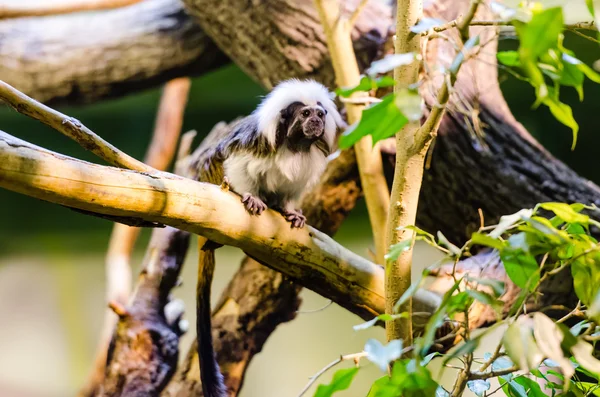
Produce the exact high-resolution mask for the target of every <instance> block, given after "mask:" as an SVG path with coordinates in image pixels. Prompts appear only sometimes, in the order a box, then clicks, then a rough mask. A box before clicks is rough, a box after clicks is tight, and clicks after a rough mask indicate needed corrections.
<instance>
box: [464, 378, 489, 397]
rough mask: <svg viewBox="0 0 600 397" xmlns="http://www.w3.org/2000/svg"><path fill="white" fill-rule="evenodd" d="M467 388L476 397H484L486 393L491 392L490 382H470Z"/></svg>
mask: <svg viewBox="0 0 600 397" xmlns="http://www.w3.org/2000/svg"><path fill="white" fill-rule="evenodd" d="M467 387H468V388H469V390H471V391H472V392H473V393H475V395H477V396H479V397H483V396H484V394H485V392H486V391H488V390H490V387H491V385H490V382H488V381H486V380H482V379H477V380H470V381H468V382H467Z"/></svg>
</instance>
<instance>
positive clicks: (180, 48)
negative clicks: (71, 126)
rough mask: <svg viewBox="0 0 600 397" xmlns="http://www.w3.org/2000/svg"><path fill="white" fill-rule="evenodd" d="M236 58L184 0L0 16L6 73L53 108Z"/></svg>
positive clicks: (0, 70)
mask: <svg viewBox="0 0 600 397" xmlns="http://www.w3.org/2000/svg"><path fill="white" fill-rule="evenodd" d="M73 38H76V40H74V39H73ZM229 62H230V61H229V60H228V59H227V57H226V56H225V55H224V54H223V53H222V52H220V51H219V50H218V48H217V47H216V45H215V44H213V42H212V40H210V39H209V38H208V37H207V36H206V34H204V32H203V31H202V30H201V29H200V28H199V27H198V25H197V24H196V23H195V22H194V21H193V20H192V19H191V18H190V17H189V16H188V15H187V14H186V13H185V11H184V10H183V5H182V3H181V2H180V1H177V0H144V1H141V2H139V3H137V4H134V5H131V6H129V7H123V8H118V9H114V10H107V11H101V12H93V13H77V14H71V15H57V16H49V17H43V18H20V19H10V20H3V21H0V79H1V80H4V81H6V82H7V83H9V84H10V85H12V86H14V87H16V88H17V89H19V90H20V91H22V92H25V93H26V94H27V95H29V96H31V97H32V98H35V99H37V100H39V101H41V102H43V103H45V104H48V105H52V106H54V105H58V104H69V105H76V106H81V105H82V104H87V103H91V102H95V101H98V100H102V99H105V98H114V97H121V96H123V95H127V94H129V93H132V92H137V91H141V90H145V89H148V88H152V87H158V86H160V85H161V84H164V83H166V82H167V81H169V80H171V79H173V78H176V77H180V76H197V75H200V74H202V73H205V72H209V71H211V70H214V69H215V68H217V67H220V66H222V65H224V64H227V63H229Z"/></svg>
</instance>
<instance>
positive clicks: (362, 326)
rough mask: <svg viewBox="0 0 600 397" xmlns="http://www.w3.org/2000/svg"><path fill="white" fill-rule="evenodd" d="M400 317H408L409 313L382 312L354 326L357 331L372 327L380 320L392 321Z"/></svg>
mask: <svg viewBox="0 0 600 397" xmlns="http://www.w3.org/2000/svg"><path fill="white" fill-rule="evenodd" d="M399 318H408V313H400V314H393V315H392V314H380V315H379V316H377V317H375V318H374V319H372V320H369V321H367V322H364V323H362V324H358V325H355V326H354V327H352V328H353V329H354V330H355V331H362V330H364V329H367V328H370V327H372V326H374V325H375V324H377V322H378V321H391V320H397V319H399Z"/></svg>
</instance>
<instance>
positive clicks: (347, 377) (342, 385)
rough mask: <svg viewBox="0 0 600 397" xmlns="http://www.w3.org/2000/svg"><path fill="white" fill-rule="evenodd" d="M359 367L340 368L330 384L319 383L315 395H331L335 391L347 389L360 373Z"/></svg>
mask: <svg viewBox="0 0 600 397" xmlns="http://www.w3.org/2000/svg"><path fill="white" fill-rule="evenodd" d="M358 369H359V368H358V367H355V368H345V369H340V370H338V371H336V372H335V374H333V379H332V380H331V383H330V384H328V385H319V387H318V388H317V391H316V393H315V395H314V397H330V396H332V395H333V394H334V393H335V392H338V391H341V390H346V389H347V388H349V387H350V384H351V383H352V380H353V379H354V376H355V375H356V374H357V373H358Z"/></svg>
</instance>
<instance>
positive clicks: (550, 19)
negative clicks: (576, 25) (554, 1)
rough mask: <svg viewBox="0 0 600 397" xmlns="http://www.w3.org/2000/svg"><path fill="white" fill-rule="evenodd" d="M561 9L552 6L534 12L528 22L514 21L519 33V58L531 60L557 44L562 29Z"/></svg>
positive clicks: (534, 59)
mask: <svg viewBox="0 0 600 397" xmlns="http://www.w3.org/2000/svg"><path fill="white" fill-rule="evenodd" d="M563 24H564V19H563V11H562V8H561V7H553V8H548V9H546V10H543V11H541V12H538V13H535V14H534V15H533V17H532V18H531V20H530V21H529V22H528V23H526V24H525V23H515V28H516V30H517V34H518V35H519V40H520V46H519V54H520V55H521V59H529V60H531V61H533V62H535V61H536V60H537V58H538V57H539V56H541V55H542V54H544V53H546V51H548V50H549V49H551V48H555V47H557V45H558V40H559V35H560V34H561V33H562V31H563Z"/></svg>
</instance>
